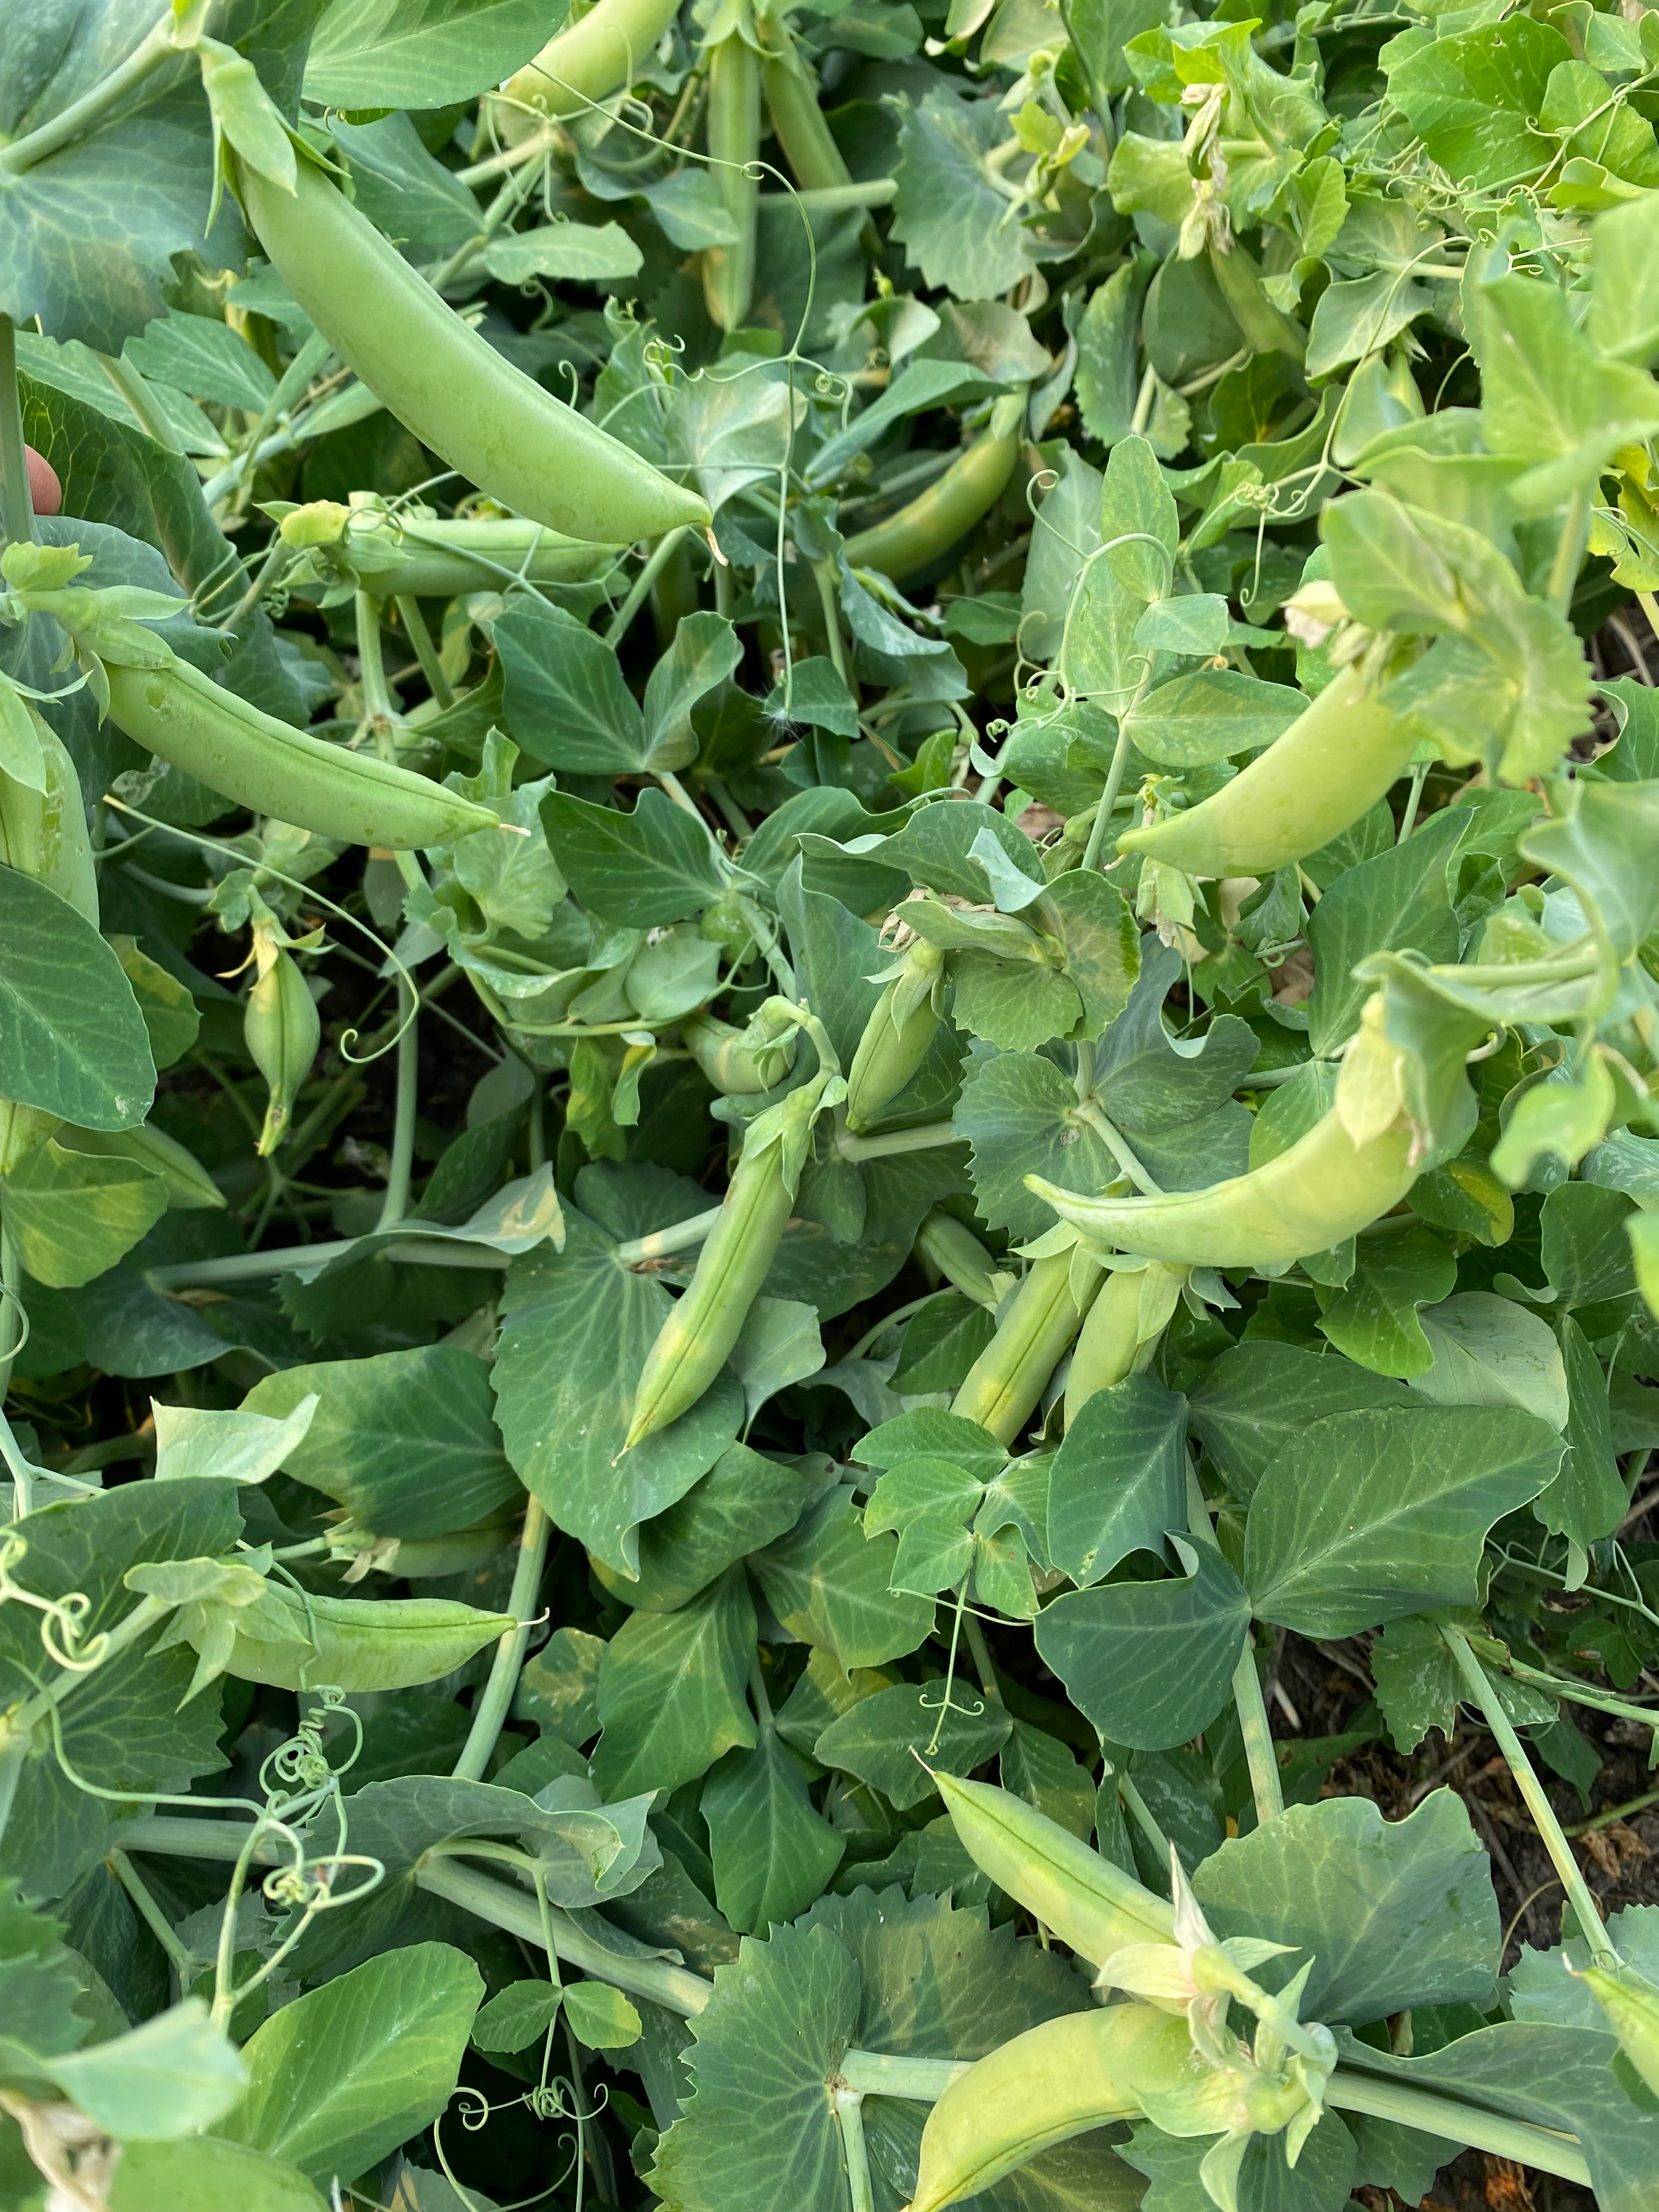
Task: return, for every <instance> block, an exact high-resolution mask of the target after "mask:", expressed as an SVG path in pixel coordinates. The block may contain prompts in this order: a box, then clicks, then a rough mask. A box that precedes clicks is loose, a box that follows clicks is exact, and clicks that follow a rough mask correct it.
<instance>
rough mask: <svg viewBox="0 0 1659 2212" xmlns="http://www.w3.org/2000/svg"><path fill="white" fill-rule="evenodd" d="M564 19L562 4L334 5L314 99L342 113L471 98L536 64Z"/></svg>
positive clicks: (314, 59) (325, 27) (353, 0)
mask: <svg viewBox="0 0 1659 2212" xmlns="http://www.w3.org/2000/svg"><path fill="white" fill-rule="evenodd" d="M566 13H567V9H565V8H564V7H563V6H562V5H561V4H560V0H553V4H552V5H551V6H549V5H548V4H547V0H335V4H334V5H333V6H332V7H331V8H330V9H327V11H326V12H325V15H324V16H323V19H322V21H321V22H320V23H319V26H318V27H317V29H316V30H315V31H314V32H313V34H312V39H311V50H310V54H309V57H308V58H307V63H306V97H307V100H314V101H316V102H317V103H318V104H319V106H325V107H344V108H362V107H415V108H422V107H442V106H447V104H448V103H449V102H450V101H452V100H470V99H471V97H472V95H473V94H475V93H479V92H487V91H488V90H489V88H490V87H491V86H492V85H497V84H500V83H501V82H502V80H503V79H504V78H507V77H509V76H512V74H513V71H514V70H517V69H520V68H522V67H523V65H524V64H525V63H526V62H527V61H530V60H532V59H533V58H534V57H535V56H536V55H537V54H538V53H539V52H540V51H541V49H542V47H543V46H544V44H545V43H546V41H547V40H549V39H550V38H551V37H552V36H553V33H555V32H556V30H557V29H558V28H559V27H560V25H561V23H562V21H563V20H564V17H565V15H566ZM641 58H643V57H641Z"/></svg>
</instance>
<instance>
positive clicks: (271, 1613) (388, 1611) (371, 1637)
mask: <svg viewBox="0 0 1659 2212" xmlns="http://www.w3.org/2000/svg"><path fill="white" fill-rule="evenodd" d="M229 1620H230V1622H231V1624H232V1626H233V1628H234V1634H233V1636H232V1639H231V1643H230V1649H229V1656H228V1657H227V1658H226V1660H225V1662H224V1672H225V1673H226V1674H234V1675H235V1676H236V1678H237V1680H239V1681H243V1682H264V1683H268V1684H269V1685H270V1686H271V1687H272V1688H273V1689H278V1690H314V1689H320V1688H321V1687H322V1686H324V1685H325V1683H329V1684H333V1685H334V1686H337V1688H339V1689H342V1690H348V1691H350V1690H408V1689H412V1688H414V1687H415V1686H416V1684H417V1683H421V1682H435V1681H437V1680H439V1679H440V1677H441V1676H442V1675H445V1674H452V1673H453V1671H454V1669H455V1668H457V1667H459V1666H461V1665H462V1664H463V1663H464V1662H465V1661H466V1660H468V1659H470V1658H471V1656H472V1655H473V1653H474V1652H475V1651H481V1650H483V1647H484V1645H485V1644H493V1643H495V1641H496V1639H497V1638H499V1637H501V1636H504V1635H505V1634H506V1633H507V1630H508V1629H510V1628H513V1627H515V1626H517V1624H516V1622H515V1621H514V1620H513V1618H512V1616H511V1615H510V1614H507V1613H480V1612H478V1611H477V1609H476V1608H475V1607H472V1606H470V1605H461V1604H459V1603H457V1602H456V1601H454V1600H453V1599H450V1598H436V1597H398V1598H342V1597H308V1598H307V1597H301V1595H299V1594H298V1593H297V1592H295V1591H294V1590H291V1589H288V1588H287V1587H286V1585H285V1584H283V1583H270V1582H268V1583H266V1584H265V1586H264V1589H263V1591H262V1592H261V1593H260V1595H259V1597H258V1601H256V1602H255V1603H254V1604H252V1605H251V1606H240V1607H236V1608H235V1609H234V1611H232V1612H230V1613H229ZM191 1640H194V1639H193V1638H192V1639H191Z"/></svg>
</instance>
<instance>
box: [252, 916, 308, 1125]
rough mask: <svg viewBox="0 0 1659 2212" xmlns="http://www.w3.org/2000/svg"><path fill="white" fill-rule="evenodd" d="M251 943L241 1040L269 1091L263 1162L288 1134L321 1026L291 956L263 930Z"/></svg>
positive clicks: (299, 972)
mask: <svg viewBox="0 0 1659 2212" xmlns="http://www.w3.org/2000/svg"><path fill="white" fill-rule="evenodd" d="M253 942H254V957H255V959H256V960H257V961H258V975H256V976H255V978H254V981H253V987H252V989H251V990H250V991H249V993H248V994H247V1006H246V1011H245V1012H244V1013H243V1016H242V1036H243V1039H244V1041H245V1042H246V1045H247V1048H248V1051H249V1052H250V1053H251V1054H252V1057H253V1064H254V1066H256V1067H257V1068H258V1071H259V1073H260V1074H261V1075H263V1076H264V1079H265V1083H266V1085H267V1087H268V1088H269V1090H270V1103H269V1105H268V1106H267V1107H266V1109H265V1119H264V1127H263V1128H262V1129H261V1130H260V1132H259V1146H258V1150H259V1157H260V1158H261V1159H264V1158H267V1157H268V1156H269V1155H270V1153H272V1152H275V1151H276V1147H277V1146H278V1145H280V1144H281V1143H282V1141H283V1138H284V1137H285V1136H286V1135H287V1134H288V1126H289V1117H290V1116H291V1115H292V1114H293V1111H294V1102H295V1099H296V1098H297V1097H299V1095H300V1085H301V1084H302V1083H303V1082H304V1081H305V1079H306V1078H307V1075H309V1074H310V1073H311V1067H312V1062H313V1060H315V1059H316V1057H317V1048H318V1046H319V1044H320V1043H321V1042H322V1036H323V1025H322V1023H321V1021H320V1020H319V1018H318V1013H317V1001H316V1000H314V999H313V997H312V995H311V991H310V987H309V986H308V985H307V982H306V979H305V976H304V975H303V974H302V973H301V969H300V965H299V963H298V962H297V961H296V960H295V958H294V957H293V955H292V954H291V953H289V952H288V951H284V949H283V946H282V945H279V944H278V943H277V942H276V939H275V938H274V937H273V936H272V935H271V933H270V931H269V930H268V929H265V928H256V929H255V931H254V939H253Z"/></svg>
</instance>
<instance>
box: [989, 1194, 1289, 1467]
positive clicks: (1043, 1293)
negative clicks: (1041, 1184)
mask: <svg viewBox="0 0 1659 2212" xmlns="http://www.w3.org/2000/svg"><path fill="white" fill-rule="evenodd" d="M1029 1180H1030V1178H1029V1177H1028V1181H1029ZM1310 1249H1312V1248H1311V1247H1310ZM1072 1268H1073V1255H1072V1254H1071V1253H1070V1252H1062V1253H1060V1255H1058V1256H1057V1257H1055V1258H1054V1259H1050V1260H1035V1261H1032V1263H1031V1266H1030V1268H1029V1269H1028V1271H1027V1273H1026V1276H1025V1279H1024V1282H1023V1283H1022V1284H1021V1285H1020V1286H1019V1288H1018V1291H1016V1292H1015V1293H1014V1301H1013V1304H1012V1305H1011V1306H1010V1307H1009V1309H1008V1311H1007V1313H1006V1316H1004V1318H1003V1320H1002V1322H1001V1324H1000V1327H999V1328H998V1329H997V1333H996V1334H995V1335H994V1337H993V1338H992V1339H991V1341H990V1342H989V1343H988V1344H987V1346H986V1347H985V1349H984V1351H983V1352H981V1354H980V1355H979V1358H977V1359H976V1360H975V1362H974V1364H973V1365H972V1366H971V1367H970V1368H969V1370H968V1373H967V1376H965V1378H964V1379H963V1384H962V1388H961V1389H959V1390H958V1391H957V1395H956V1396H955V1397H954V1398H953V1399H952V1400H951V1412H952V1413H961V1414H963V1415H965V1417H966V1418H967V1419H969V1420H970V1421H977V1422H978V1423H979V1425H980V1426H981V1428H983V1429H988V1430H989V1431H990V1432H991V1434H992V1435H993V1436H994V1437H996V1438H997V1439H998V1440H999V1442H1000V1443H1005V1444H1008V1443H1012V1442H1013V1440H1014V1438H1015V1437H1017V1436H1018V1434H1019V1432H1020V1431H1021V1430H1022V1429H1023V1428H1024V1425H1025V1424H1026V1422H1027V1421H1028V1420H1030V1418H1031V1415H1032V1413H1033V1412H1034V1411H1035V1410H1036V1402H1037V1401H1038V1399H1039V1398H1041V1397H1042V1393H1043V1389H1044V1386H1045V1385H1046V1384H1047V1383H1048V1377H1049V1376H1051V1375H1052V1374H1053V1373H1054V1370H1055V1368H1056V1367H1058V1366H1059V1364H1060V1360H1061V1358H1063V1356H1064V1354H1065V1352H1066V1346H1067V1345H1069V1344H1070V1342H1071V1341H1072V1339H1073V1337H1074V1336H1075V1335H1076V1334H1077V1333H1078V1329H1079V1325H1080V1324H1081V1322H1082V1320H1083V1316H1084V1312H1085V1310H1086V1307H1087V1305H1088V1302H1089V1297H1091V1295H1092V1293H1093V1291H1094V1288H1095V1285H1097V1283H1098V1282H1099V1279H1100V1272H1101V1271H1100V1270H1099V1268H1095V1269H1093V1271H1092V1273H1093V1281H1092V1282H1089V1283H1087V1285H1086V1288H1085V1295H1084V1298H1083V1303H1082V1304H1079V1302H1078V1299H1077V1297H1076V1296H1075V1295H1074V1292H1073V1279H1072Z"/></svg>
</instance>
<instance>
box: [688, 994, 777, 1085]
mask: <svg viewBox="0 0 1659 2212" xmlns="http://www.w3.org/2000/svg"><path fill="white" fill-rule="evenodd" d="M680 1035H681V1036H682V1037H683V1038H684V1041H685V1048H686V1050H687V1051H688V1052H689V1053H690V1055H691V1057H692V1059H693V1060H696V1063H697V1066H699V1067H700V1068H701V1069H702V1072H703V1073H704V1074H705V1075H706V1076H707V1077H708V1080H709V1081H710V1082H711V1083H712V1084H713V1085H714V1088H715V1090H716V1091H719V1092H720V1095H721V1097H725V1098H734V1097H747V1096H751V1095H752V1094H753V1093H754V1092H756V1091H770V1090H772V1089H773V1088H774V1087H775V1085H777V1084H780V1083H781V1082H782V1080H783V1079H784V1077H785V1076H786V1075H787V1074H788V1073H789V1071H790V1069H791V1068H792V1067H793V1066H794V1064H795V1041H794V1038H793V1036H787V1037H784V1038H781V1039H780V1040H779V1042H777V1043H775V1044H767V1045H759V1046H755V1045H750V1044H745V1043H744V1032H743V1031H742V1030H740V1029H737V1028H735V1027H734V1026H733V1025H732V1023H730V1022H723V1021H721V1020H720V1018H719V1016H718V1015H716V1014H690V1015H688V1016H687V1017H686V1018H685V1020H684V1021H683V1022H682V1023H681V1024H680Z"/></svg>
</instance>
